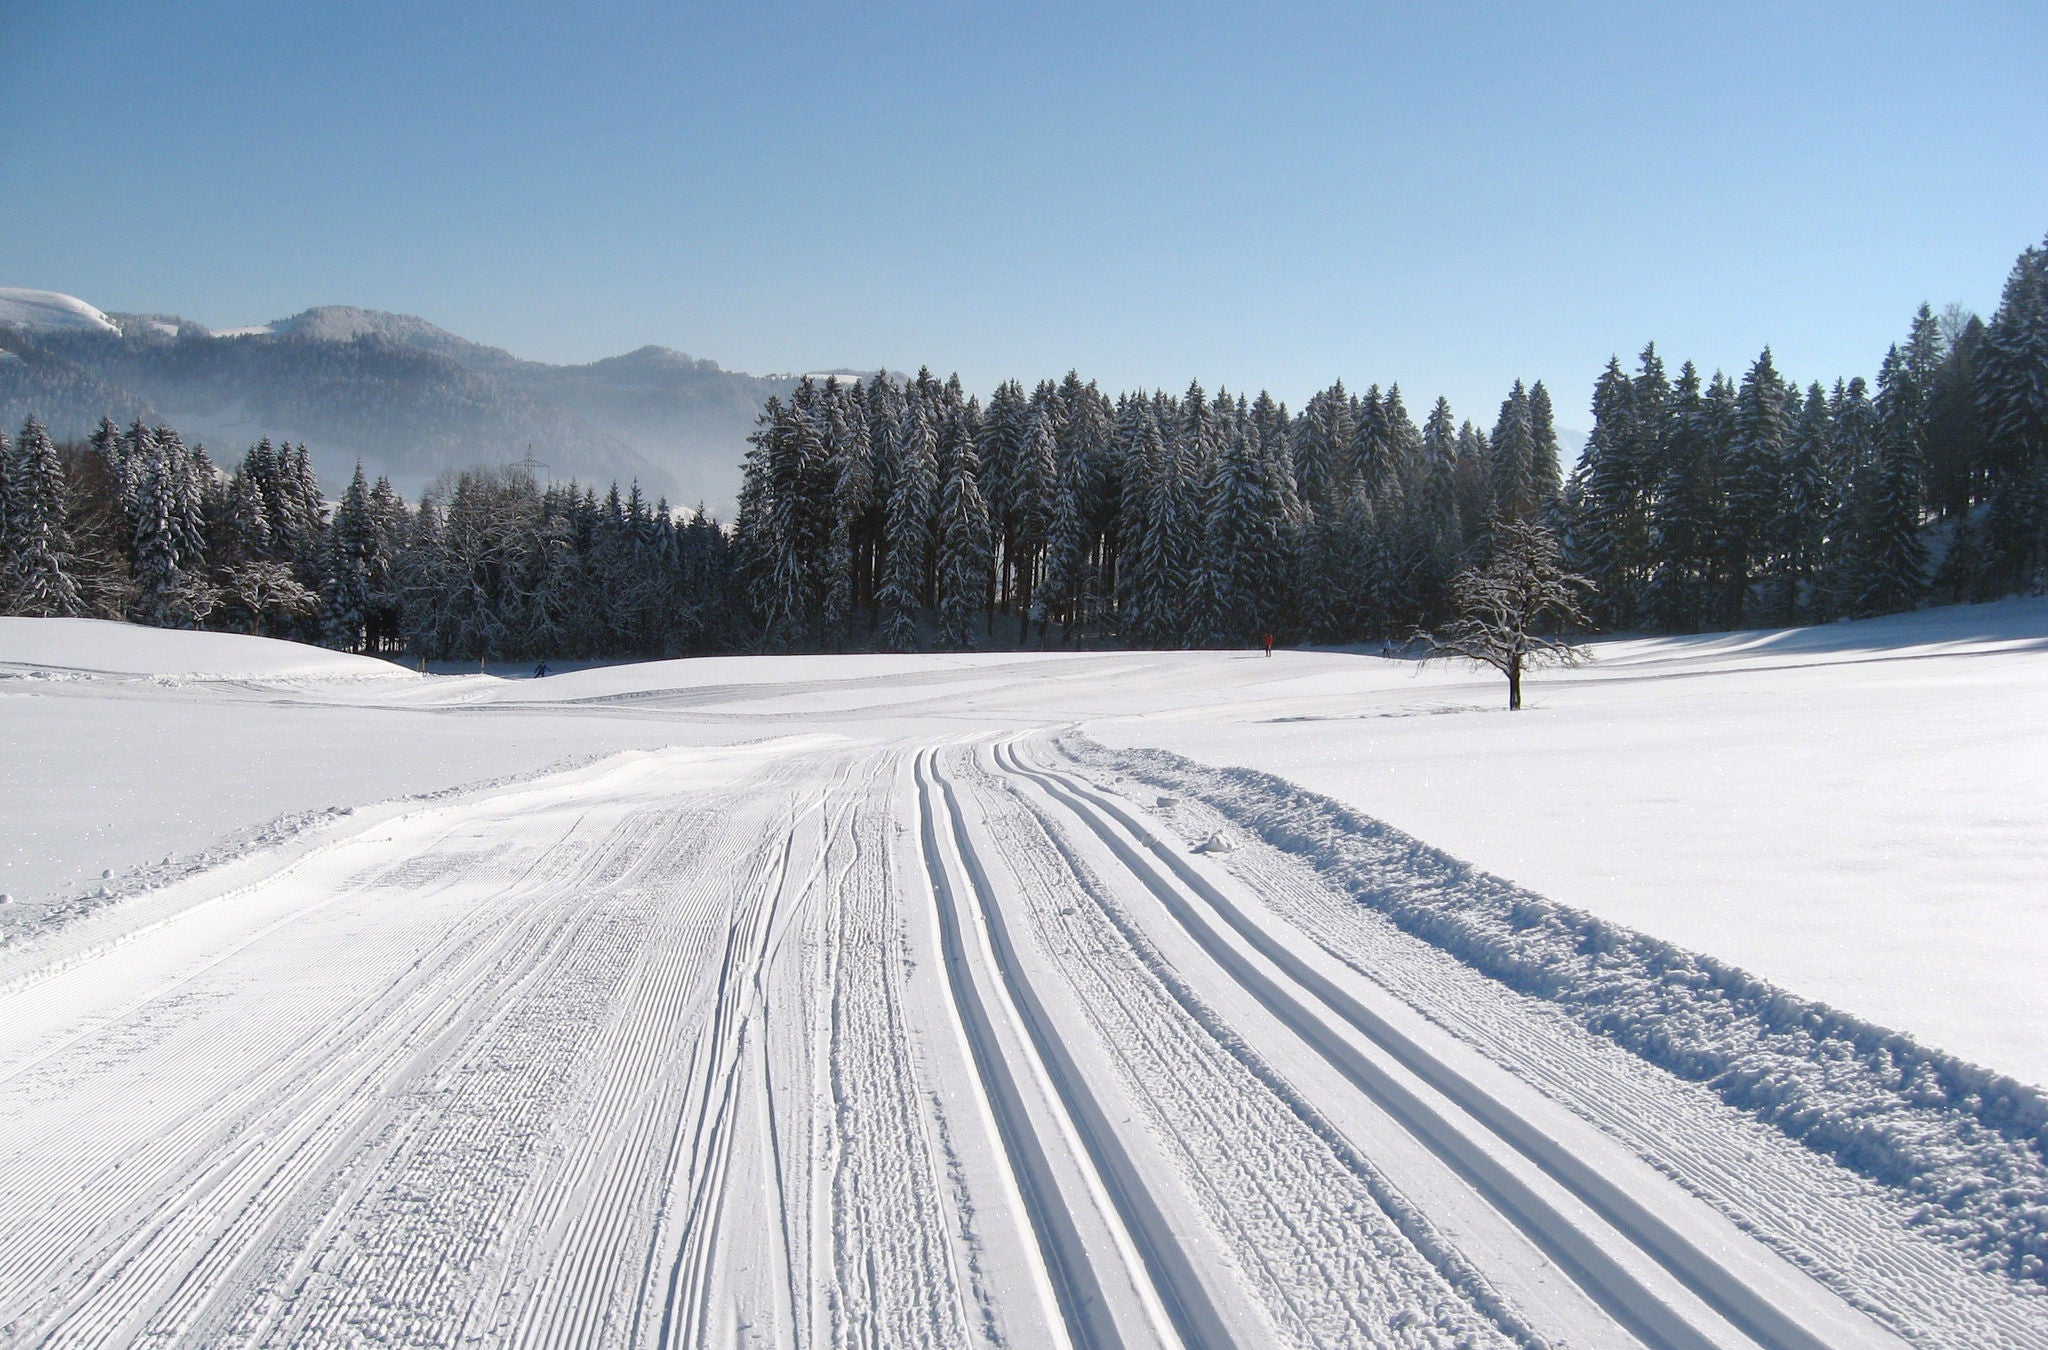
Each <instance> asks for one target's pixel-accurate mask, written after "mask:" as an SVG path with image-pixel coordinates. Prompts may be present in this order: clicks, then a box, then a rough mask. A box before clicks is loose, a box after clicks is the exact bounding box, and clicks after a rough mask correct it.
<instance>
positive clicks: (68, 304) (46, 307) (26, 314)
mask: <svg viewBox="0 0 2048 1350" xmlns="http://www.w3.org/2000/svg"><path fill="white" fill-rule="evenodd" d="M0 324H12V325H13V326H15V327H16V328H30V329H57V330H63V329H73V330H82V331H86V332H100V333H119V332H120V331H121V330H120V328H119V327H118V326H116V325H115V323H114V321H113V320H111V319H109V318H108V317H107V316H106V315H105V314H102V313H101V312H100V311H99V310H97V309H95V308H93V307H92V306H91V305H88V304H87V303H85V301H83V300H80V299H79V298H78V297H77V296H75V295H64V294H61V293H60V292H57V291H31V290H23V289H21V288H20V287H16V286H0Z"/></svg>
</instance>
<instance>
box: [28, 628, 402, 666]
mask: <svg viewBox="0 0 2048 1350" xmlns="http://www.w3.org/2000/svg"><path fill="white" fill-rule="evenodd" d="M7 666H15V667H31V668H34V669H35V670H38V671H47V672H51V673H64V672H87V673H93V674H106V675H156V676H163V677H166V678H175V679H190V680H277V679H400V680H406V679H417V678H418V677H417V676H415V675H413V674H412V673H411V672H410V671H407V670H406V669H404V668H403V667H401V666H396V665H393V664H392V663H391V662H389V661H380V660H377V659H376V658H375V657H369V656H355V655H352V654H351V653H348V652H332V651H328V650H327V649H326V648H324V647H311V646H307V645H306V644H304V643H299V642H279V641H277V640H276V639H274V638H262V637H245V636H243V635H242V634H240V633H180V632H170V631H167V630H164V629H156V628H138V627H136V626H135V625H133V624H126V623H111V622H108V621H107V620H104V619H12V618H0V667H7Z"/></svg>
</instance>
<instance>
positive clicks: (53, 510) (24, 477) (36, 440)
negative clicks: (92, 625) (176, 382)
mask: <svg viewBox="0 0 2048 1350" xmlns="http://www.w3.org/2000/svg"><path fill="white" fill-rule="evenodd" d="M69 506H70V504H69V501H68V500H67V497H66V494H65V490H64V469H63V466H62V465H61V464H59V463H58V461H57V448H56V446H55V445H53V444H52V443H51V441H50V435H49V433H48V432H47V431H45V430H44V429H43V424H42V423H41V422H38V421H37V420H36V419H35V418H33V417H31V418H29V420H28V421H27V423H25V424H24V425H23V426H22V428H21V440H20V441H19V442H18V443H17V444H16V445H14V446H13V447H11V448H10V447H9V446H8V444H7V437H6V436H5V435H4V434H0V614H20V615H26V616H28V617H31V618H74V617H77V616H79V615H82V614H84V613H86V612H87V611H86V604H85V601H84V599H83V597H82V596H80V594H79V590H78V583H77V581H76V580H75V579H74V578H73V577H72V569H73V567H74V565H75V560H74V559H73V557H72V554H71V536H70V533H69V531H68V530H67V528H66V523H65V518H66V516H67V514H68V513H69Z"/></svg>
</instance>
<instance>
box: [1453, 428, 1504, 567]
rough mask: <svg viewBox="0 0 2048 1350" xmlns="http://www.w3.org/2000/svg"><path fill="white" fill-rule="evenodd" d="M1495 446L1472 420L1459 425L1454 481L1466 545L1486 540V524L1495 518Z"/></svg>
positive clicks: (1461, 527)
mask: <svg viewBox="0 0 2048 1350" xmlns="http://www.w3.org/2000/svg"><path fill="white" fill-rule="evenodd" d="M1492 460H1493V447H1492V446H1490V445H1488V444H1487V443H1486V433H1485V432H1484V431H1481V430H1480V429H1479V428H1478V427H1476V426H1474V425H1472V422H1471V419H1469V418H1467V419H1466V420H1465V421H1463V422H1460V423H1459V424H1458V461H1457V471H1456V473H1455V475H1454V480H1455V482H1456V484H1457V489H1458V531H1459V533H1460V534H1462V535H1463V536H1464V538H1465V546H1466V548H1468V549H1470V548H1473V547H1475V546H1477V545H1478V544H1479V543H1480V542H1481V541H1483V540H1484V539H1485V537H1486V526H1487V522H1488V521H1490V520H1492V519H1493V510H1494V507H1493V477H1492V474H1491V473H1490V472H1489V469H1488V466H1489V465H1490V464H1491V463H1492Z"/></svg>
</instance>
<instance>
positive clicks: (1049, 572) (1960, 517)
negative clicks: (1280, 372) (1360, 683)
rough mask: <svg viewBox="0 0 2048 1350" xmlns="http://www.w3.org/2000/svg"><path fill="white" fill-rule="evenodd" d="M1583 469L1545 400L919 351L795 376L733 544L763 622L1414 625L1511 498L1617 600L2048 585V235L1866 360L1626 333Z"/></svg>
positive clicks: (1722, 619) (1189, 640)
mask: <svg viewBox="0 0 2048 1350" xmlns="http://www.w3.org/2000/svg"><path fill="white" fill-rule="evenodd" d="M1592 407H1593V415H1594V426H1593V431H1592V433H1591V435H1590V436H1589V438H1588V442H1587V445H1586V448H1585V451H1584V454H1583V455H1582V457H1581V458H1580V460H1579V463H1578V464H1577V466H1576V467H1575V468H1574V469H1573V471H1572V472H1571V474H1570V476H1569V477H1568V478H1567V477H1564V476H1563V475H1562V473H1561V466H1560V458H1561V456H1560V448H1559V445H1558V441H1557V436H1556V432H1555V429H1554V425H1553V418H1552V409H1551V400H1550V396H1549V393H1548V391H1547V390H1546V389H1545V387H1544V386H1543V384H1542V383H1541V382H1537V383H1535V384H1533V385H1530V386H1527V387H1526V388H1525V387H1524V386H1523V385H1522V383H1521V382H1519V381H1517V382H1516V383H1515V385H1514V387H1513V388H1512V390H1511V391H1510V392H1509V394H1508V397H1507V398H1506V399H1505V400H1504V401H1503V402H1502V404H1501V407H1500V411H1499V415H1498V416H1497V418H1496V419H1495V421H1494V423H1493V426H1492V429H1491V430H1490V431H1488V430H1484V429H1482V428H1480V427H1478V426H1475V425H1474V424H1473V423H1472V422H1471V421H1470V420H1464V421H1460V420H1459V419H1457V418H1456V416H1455V415H1454V414H1453V412H1452V410H1451V407H1450V404H1449V403H1448V402H1447V401H1446V400H1444V399H1442V398H1439V399H1437V400H1436V401H1435V403H1434V405H1433V406H1432V407H1431V409H1430V411H1429V413H1428V414H1427V416H1426V417H1425V419H1424V420H1423V423H1422V425H1420V426H1417V425H1416V423H1415V421H1414V419H1413V417H1412V416H1411V415H1410V413H1409V412H1408V409H1407V407H1406V404H1405V401H1404V399H1403V396H1402V394H1401V390H1400V387H1399V386H1398V385H1395V386H1391V387H1390V388H1389V389H1388V390H1387V391H1386V392H1385V393H1382V392H1381V391H1380V389H1379V388H1378V386H1373V387H1372V388H1369V389H1367V390H1366V391H1365V392H1364V393H1363V394H1358V393H1353V392H1350V391H1347V390H1346V389H1345V388H1344V386H1343V384H1342V383H1341V382H1340V383H1337V384H1335V385H1332V386H1331V387H1330V388H1328V389H1325V390H1323V391H1321V392H1319V393H1317V394H1315V395H1314V396H1313V397H1311V398H1310V399H1309V400H1308V402H1307V403H1306V404H1305V405H1304V406H1303V408H1302V409H1301V411H1300V412H1299V413H1290V412H1289V410H1288V409H1287V407H1286V406H1285V405H1284V404H1281V403H1279V402H1277V401H1276V400H1274V399H1273V398H1272V397H1271V396H1270V395H1269V394H1266V393H1263V392H1262V393H1260V394H1259V395H1258V396H1257V397H1256V398H1253V399H1247V398H1246V397H1244V396H1243V395H1241V394H1239V395H1231V394H1229V393H1227V392H1224V391H1222V390H1219V391H1218V392H1217V393H1216V394H1214V395H1210V394H1208V393H1206V392H1205V391H1204V390H1203V388H1202V387H1201V385H1200V384H1199V383H1195V384H1190V385H1189V387H1188V389H1187V390H1186V392H1185V393H1183V394H1181V395H1179V396H1177V397H1176V396H1173V395H1170V394H1167V393H1164V392H1157V391H1155V392H1152V393H1149V394H1147V393H1142V392H1139V393H1125V394H1122V395H1119V396H1117V397H1116V398H1115V399H1114V400H1112V399H1110V398H1109V397H1108V396H1107V395H1105V394H1104V393H1103V392H1102V391H1101V390H1100V388H1099V387H1098V386H1097V385H1095V384H1094V383H1092V382H1089V383H1083V382H1082V380H1081V378H1080V376H1079V375H1078V374H1077V373H1074V372H1071V371H1070V372H1069V373H1068V374H1067V376H1066V378H1065V379H1064V380H1063V381H1061V382H1058V383H1055V382H1053V381H1050V380H1047V381H1042V382H1040V383H1039V384H1038V385H1037V387H1036V388H1035V389H1033V390H1032V391H1031V392H1029V393H1028V394H1027V393H1026V392H1025V390H1024V388H1023V386H1022V385H1021V384H1020V383H1018V382H1016V381H1009V382H1006V383H1004V384H1002V385H1000V386H998V387H997V388H996V390H995V391H994V392H993V394H992V395H991V397H990V399H989V401H988V403H987V404H986V405H983V404H982V403H981V401H980V400H979V399H978V398H975V397H971V396H968V395H967V394H965V392H964V391H963V390H962V389H961V387H960V382H959V380H958V378H957V377H954V378H952V379H948V380H945V381H943V382H942V381H940V380H938V379H937V378H936V377H934V376H933V375H932V373H931V372H930V371H929V370H928V369H926V370H921V371H919V372H918V374H917V375H916V376H915V377H914V378H912V379H910V380H909V381H907V382H905V383H903V384H901V385H899V384H898V383H897V382H896V381H895V380H893V379H892V378H890V377H889V376H888V375H887V374H878V375H876V376H875V377H874V378H873V379H871V380H869V381H867V382H865V383H861V382H853V383H849V384H841V383H839V382H838V381H836V380H833V381H828V382H827V383H825V384H823V385H819V384H817V383H816V382H814V381H810V380H806V381H804V382H803V383H802V384H800V385H799V386H798V388H797V390H796V392H795V394H794V395H793V396H792V398H791V399H790V400H789V401H788V402H787V403H784V402H782V401H780V400H775V399H771V400H770V401H769V403H768V406H767V408H766V409H765V410H764V411H763V413H762V415H761V419H760V425H759V428H758V429H757V431H756V432H755V434H754V436H753V437H752V438H751V448H750V450H749V452H748V455H747V459H746V463H745V479H744V484H743V486H742V488H741V494H740V505H739V516H738V522H737V530H736V536H735V540H734V550H735V554H736V561H737V565H738V567H739V570H740V580H741V584H742V586H743V588H744V592H745V595H746V598H747V601H748V605H749V608H750V610H751V613H752V616H753V619H754V622H755V624H756V625H757V630H758V639H759V641H760V643H761V645H763V646H765V647H766V648H768V649H770V650H778V651H803V650H818V649H827V648H840V647H845V646H849V645H851V646H863V645H865V646H884V647H888V648H890V649H892V650H910V649H913V648H915V647H918V646H922V645H928V644H930V643H934V642H935V643H936V644H937V645H939V646H942V647H949V648H959V647H964V646H967V645H970V644H972V643H973V642H975V641H976V640H977V638H978V636H990V635H993V634H995V633H996V631H997V625H998V623H999V622H1001V621H1003V620H1004V619H1005V618H1006V617H1010V616H1014V617H1015V619H1016V622H1017V625H1018V627H1017V640H1018V641H1023V640H1025V638H1026V636H1027V635H1028V633H1029V632H1030V630H1031V627H1032V625H1034V624H1036V625H1037V626H1038V630H1039V632H1040V634H1041V640H1042V639H1043V635H1044V634H1045V632H1046V630H1047V627H1048V626H1049V625H1051V624H1058V625H1060V627H1061V636H1062V639H1063V640H1072V639H1073V637H1074V636H1075V635H1076V634H1085V635H1088V636H1090V637H1091V638H1093V639H1096V640H1109V641H1118V642H1124V643H1131V644H1139V645H1149V646H1214V645H1244V644H1248V643H1252V642H1255V641H1257V640H1258V639H1259V638H1260V637H1261V636H1262V635H1264V634H1267V633H1272V634H1275V635H1277V636H1279V637H1281V638H1282V639H1283V640H1288V641H1294V640H1300V639H1307V640H1311V641H1318V642H1345V641H1358V640H1362V639H1372V640H1376V639H1381V638H1389V637H1406V636H1407V635H1409V634H1411V633H1413V632H1415V631H1417V630H1418V629H1427V628H1431V627H1435V626H1437V625H1439V624H1441V623H1443V622H1445V621H1446V620H1447V619H1449V618H1451V617H1452V609H1453V606H1452V603H1451V602H1452V596H1451V590H1452V581H1453V579H1454V578H1456V577H1457V576H1458V575H1460V574H1461V573H1463V572H1466V571H1468V570H1470V569H1472V568H1475V567H1479V566H1482V565H1484V564H1485V563H1486V562H1487V561H1488V558H1489V550H1490V540H1491V537H1492V534H1493V531H1494V529H1495V526H1496V524H1497V523H1498V522H1502V521H1512V522H1521V523H1528V524H1535V525H1540V526H1542V527H1543V528H1545V529H1547V530H1548V531H1550V532H1551V533H1552V534H1554V535H1555V537H1556V538H1557V539H1558V540H1559V541H1560V545H1561V547H1562V551H1563V559H1564V565H1565V566H1566V567H1568V568H1569V569H1570V570H1571V571H1572V572H1574V573H1579V574H1583V575H1584V576H1586V577H1588V578H1589V579H1591V580H1592V582H1593V583H1594V585H1595V588H1596V591H1595V594H1594V595H1593V597H1592V599H1591V608H1590V618H1591V620H1592V622H1593V624H1594V625H1595V626H1596V627H1600V628H1604V629H1609V630H1628V629H1637V628H1649V629H1656V630H1660V631H1666V632H1690V631H1699V630H1702V629H1709V628H1736V627H1741V626H1743V625H1745V624H1756V623H1771V624H1779V623H1782V624H1790V623H1807V622H1820V621H1825V620H1829V619H1833V618H1839V617H1848V616H1857V617H1861V616H1867V615H1874V614H1881V613H1890V612H1894V611H1897V610H1902V609H1908V608H1912V607H1914V606H1916V605H1919V604H1921V603H1924V602H1925V601H1927V600H1929V599H1941V600H1981V599H1987V598H1990V597H1992V596H1995V595H2001V594H2007V593H2011V592H2014V591H2018V590H2024V589H2028V588H2032V587H2038V586H2040V585H2041V584H2042V583H2043V581H2044V565H2048V245H2044V246H2043V247H2037V248H2029V249H2027V250H2026V251H2025V252H2023V253H2022V254H2021V255H2020V258H2019V260H2018V261H2017V263H2016V264H2015V266H2014V268H2013V271H2012V273H2011V276H2010V278H2009V279H2008V281H2007V284H2006V287H2005V292H2004V294H2003V296H2002V298H2001V301H2000V304H1999V308H1998V310H1997V312H1996V313H1995V314H1994V315H1993V317H1992V319H1991V320H1990V322H1988V323H1986V322H1984V321H1982V320H1980V319H1978V318H1976V317H1975V316H1973V315H1968V314H1963V313H1957V312H1951V313H1950V314H1948V315H1945V316H1943V317H1941V318H1937V317H1936V316H1935V315H1934V314H1933V312H1932V311H1931V309H1930V308H1929V307H1928V306H1926V305H1922V306H1921V307H1920V309H1919V311H1918V313H1917V314H1916V315H1915V316H1914V318H1913V320H1912V322H1911V325H1910V330H1909V332H1908V334H1907V337H1906V339H1905V341H1904V342H1902V343H1900V344H1896V345H1894V346H1893V347H1892V348H1891V349H1890V351H1889V352H1887V353H1886V355H1885V357H1884V359H1883V361H1882V362H1881V364H1880V367H1879V370H1878V374H1877V383H1876V388H1875V390H1873V389H1872V388H1871V387H1870V385H1869V384H1868V383H1867V382H1866V381H1865V380H1864V379H1863V378H1862V377H1861V376H1857V377H1854V378H1850V379H1847V380H1842V379H1837V380H1836V381H1835V382H1834V385H1833V387H1832V389H1828V388H1824V387H1823V386H1822V385H1820V384H1819V383H1818V382H1816V383H1812V384H1809V385H1807V386H1806V387H1805V388H1804V389H1803V390H1802V389H1801V388H1800V387H1799V386H1798V385H1796V384H1794V383H1792V382H1790V381H1788V380H1786V379H1785V378H1784V377H1783V376H1781V375H1780V374H1779V373H1778V371H1777V369H1776V367H1775V364H1774V362H1773V359H1772V356H1771V352H1770V350H1769V349H1768V348H1766V349H1765V350H1764V352H1763V353H1762V354H1761V355H1760V356H1759V357H1758V358H1757V359H1756V361H1755V362H1754V363H1752V365H1751V366H1750V367H1749V369H1748V370H1747V371H1746V372H1745V373H1744V375H1743V376H1742V378H1741V379H1740V381H1737V380H1733V379H1730V378H1729V377H1727V376H1726V375H1723V374H1721V373H1719V372H1716V373H1715V374H1714V375H1713V376H1712V377H1711V378H1706V377H1703V376H1702V374H1701V372H1700V371H1699V369H1698V368H1697V367H1696V366H1695V365H1693V363H1691V362H1689V361H1688V362H1685V363H1684V364H1683V365H1682V366H1681V367H1680V369H1679V372H1678V374H1677V375H1676V377H1672V376H1670V375H1668V374H1667V373H1666V369H1665V365H1664V361H1663V358H1662V357H1661V356H1660V355H1659V354H1658V352H1657V350H1656V347H1655V345H1654V344H1651V345H1649V346H1646V347H1645V348H1644V349H1643V351H1642V354H1641V356H1640V359H1639V363H1638V366H1637V369H1636V371H1635V372H1634V373H1633V374H1631V373H1629V372H1627V371H1625V370H1624V369H1623V368H1622V365H1621V362H1620V360H1619V359H1618V358H1616V359H1614V360H1611V361H1610V362H1609V363H1608V366H1607V369H1606V371H1605V372H1603V374H1602V375H1601V376H1600V378H1599V380H1598V382H1597V383H1596V385H1595V389H1594V394H1593V401H1592Z"/></svg>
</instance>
